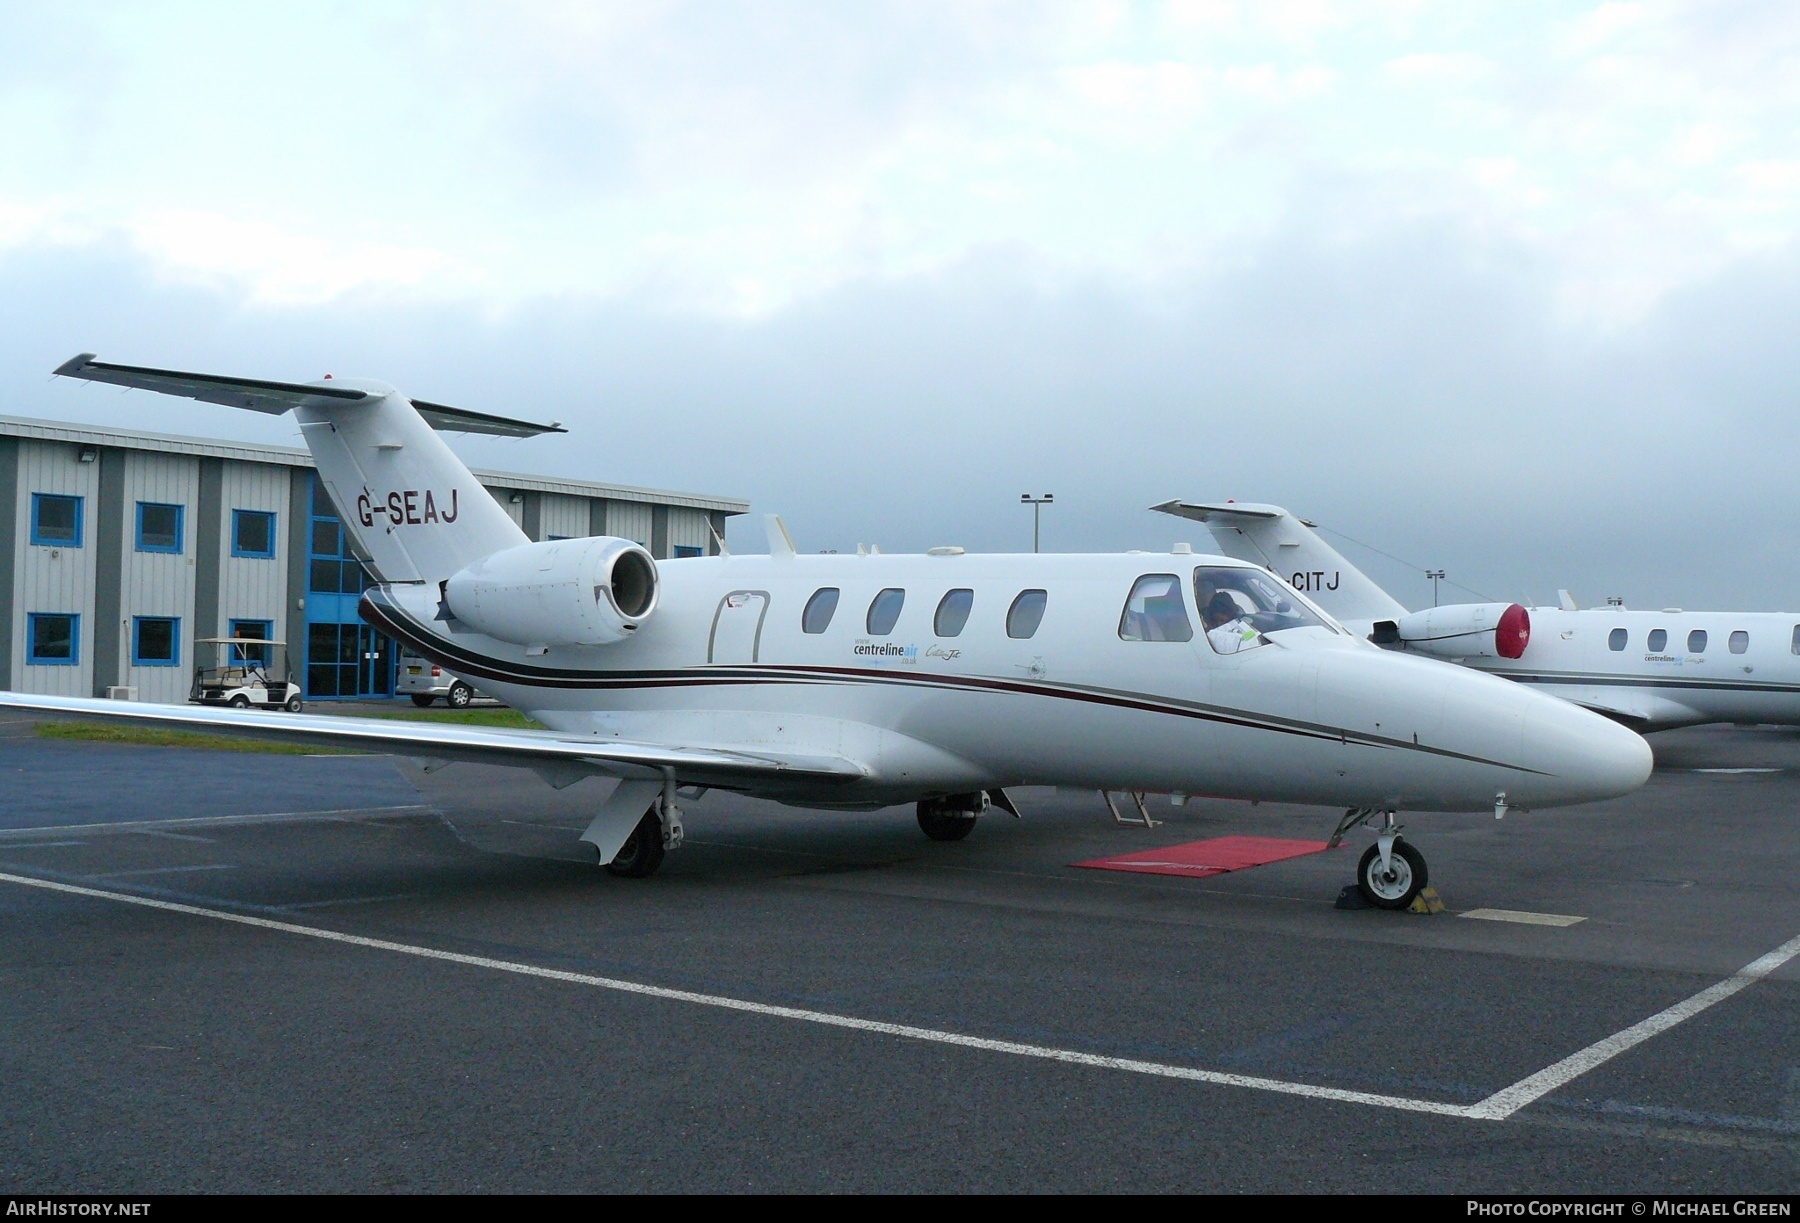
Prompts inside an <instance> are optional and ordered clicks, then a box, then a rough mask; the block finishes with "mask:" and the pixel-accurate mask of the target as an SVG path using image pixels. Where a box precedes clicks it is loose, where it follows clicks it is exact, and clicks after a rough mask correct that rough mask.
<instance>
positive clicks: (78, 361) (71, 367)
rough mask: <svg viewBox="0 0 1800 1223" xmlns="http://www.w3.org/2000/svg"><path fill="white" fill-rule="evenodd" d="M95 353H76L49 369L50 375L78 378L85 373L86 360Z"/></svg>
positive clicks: (91, 357) (90, 359)
mask: <svg viewBox="0 0 1800 1223" xmlns="http://www.w3.org/2000/svg"><path fill="white" fill-rule="evenodd" d="M95 355H96V354H94V353H91V352H84V353H77V354H76V355H75V356H73V357H70V358H69V359H68V360H67V361H64V362H63V363H62V364H61V365H59V366H57V367H56V368H55V369H53V370H51V371H50V376H51V377H52V378H57V377H61V378H80V377H82V376H83V375H84V374H85V373H86V371H87V367H88V362H90V361H92V360H93V359H94V357H95Z"/></svg>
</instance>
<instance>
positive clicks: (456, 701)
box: [444, 679, 475, 709]
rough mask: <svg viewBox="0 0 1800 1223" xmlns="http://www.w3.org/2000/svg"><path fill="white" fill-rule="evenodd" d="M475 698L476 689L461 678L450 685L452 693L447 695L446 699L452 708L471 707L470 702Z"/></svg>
mask: <svg viewBox="0 0 1800 1223" xmlns="http://www.w3.org/2000/svg"><path fill="white" fill-rule="evenodd" d="M474 699H475V689H473V688H471V687H469V685H467V684H465V683H463V682H462V681H461V680H460V679H459V680H457V681H456V682H455V683H454V684H451V685H450V695H448V696H446V697H445V698H444V701H445V703H446V704H448V705H449V706H450V708H452V709H467V708H468V707H469V702H470V701H472V700H474Z"/></svg>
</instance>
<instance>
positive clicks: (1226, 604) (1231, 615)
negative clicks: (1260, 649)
mask: <svg viewBox="0 0 1800 1223" xmlns="http://www.w3.org/2000/svg"><path fill="white" fill-rule="evenodd" d="M1200 622H1201V623H1202V624H1203V625H1205V626H1206V639H1207V641H1209V642H1211V643H1212V648H1213V649H1215V650H1217V651H1218V652H1219V653H1221V654H1236V653H1237V652H1238V651H1239V650H1244V649H1248V648H1250V647H1251V646H1254V645H1260V644H1261V642H1259V641H1258V640H1257V639H1258V638H1259V637H1260V636H1261V634H1260V633H1258V632H1257V630H1256V628H1255V626H1253V625H1252V624H1251V623H1250V622H1249V621H1248V620H1247V619H1245V618H1244V609H1243V608H1242V607H1241V606H1239V604H1238V601H1237V600H1236V599H1234V598H1232V597H1231V592H1230V591H1227V590H1218V591H1214V592H1213V596H1212V598H1210V599H1208V600H1207V602H1206V607H1205V609H1204V610H1203V611H1202V612H1201V613H1200Z"/></svg>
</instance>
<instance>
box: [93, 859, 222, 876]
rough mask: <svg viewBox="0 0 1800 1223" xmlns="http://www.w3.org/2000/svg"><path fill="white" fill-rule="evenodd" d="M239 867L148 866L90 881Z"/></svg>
mask: <svg viewBox="0 0 1800 1223" xmlns="http://www.w3.org/2000/svg"><path fill="white" fill-rule="evenodd" d="M236 869H237V867H235V866H233V865H232V864H231V863H229V862H213V863H209V864H208V865H206V866H148V867H145V868H143V869H142V870H135V871H105V872H103V873H101V874H96V875H89V876H88V878H90V879H132V878H135V877H137V876H139V875H179V874H181V873H182V872H184V871H234V870H236Z"/></svg>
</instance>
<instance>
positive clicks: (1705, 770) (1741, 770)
mask: <svg viewBox="0 0 1800 1223" xmlns="http://www.w3.org/2000/svg"><path fill="white" fill-rule="evenodd" d="M1694 772H1696V773H1779V772H1781V770H1780V769H1695V770H1694Z"/></svg>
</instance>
